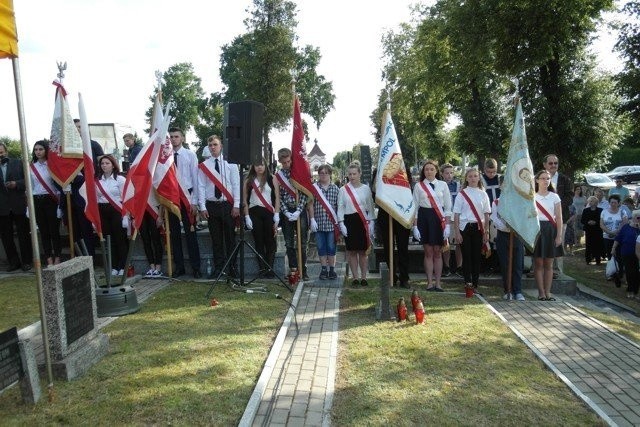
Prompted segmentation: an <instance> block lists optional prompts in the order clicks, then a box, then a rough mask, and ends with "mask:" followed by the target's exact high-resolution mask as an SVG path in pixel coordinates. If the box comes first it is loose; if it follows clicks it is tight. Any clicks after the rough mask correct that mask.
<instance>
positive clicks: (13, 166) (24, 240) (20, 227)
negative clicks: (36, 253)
mask: <svg viewBox="0 0 640 427" xmlns="http://www.w3.org/2000/svg"><path fill="white" fill-rule="evenodd" d="M26 210H27V196H26V194H25V184H24V171H23V169H22V163H21V162H20V160H18V159H10V158H9V157H8V151H7V146H6V145H5V144H2V143H0V239H2V246H3V247H4V252H5V254H6V255H7V262H8V263H9V266H8V267H7V271H14V270H17V269H19V268H22V270H23V271H28V270H29V269H31V262H32V261H33V255H32V253H33V252H32V251H33V249H32V247H31V233H30V231H29V221H27V216H26ZM14 226H15V230H16V231H17V232H18V243H19V245H20V256H19V255H18V250H17V249H16V244H15V242H14V240H13V232H14Z"/></svg>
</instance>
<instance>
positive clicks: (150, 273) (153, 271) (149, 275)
mask: <svg viewBox="0 0 640 427" xmlns="http://www.w3.org/2000/svg"><path fill="white" fill-rule="evenodd" d="M155 271H156V270H155V269H154V268H150V269H149V271H147V272H146V273H145V277H151V276H153V275H154V273H155Z"/></svg>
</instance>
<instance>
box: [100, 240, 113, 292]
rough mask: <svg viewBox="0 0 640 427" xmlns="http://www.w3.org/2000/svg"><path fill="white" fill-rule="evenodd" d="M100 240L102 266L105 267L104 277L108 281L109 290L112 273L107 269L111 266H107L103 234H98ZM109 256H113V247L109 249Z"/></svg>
mask: <svg viewBox="0 0 640 427" xmlns="http://www.w3.org/2000/svg"><path fill="white" fill-rule="evenodd" d="M98 239H99V241H100V251H101V252H102V266H103V267H104V277H105V280H106V281H107V288H110V287H111V271H109V269H108V268H107V267H108V266H109V264H107V251H106V250H105V244H104V235H103V234H102V233H98ZM109 254H111V247H109Z"/></svg>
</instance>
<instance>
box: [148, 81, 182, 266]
mask: <svg viewBox="0 0 640 427" xmlns="http://www.w3.org/2000/svg"><path fill="white" fill-rule="evenodd" d="M156 80H157V81H158V92H157V93H156V96H157V98H158V103H155V102H154V103H153V109H154V111H153V113H152V114H151V132H152V133H153V131H154V130H155V128H156V126H157V125H158V124H157V123H154V122H155V118H156V112H155V109H156V106H157V105H158V104H160V108H161V109H162V72H160V71H159V70H158V71H156ZM151 191H153V189H152V190H151ZM179 208H180V207H179V206H178V209H179ZM162 210H165V211H167V209H164V207H163V206H162V204H161V205H160V208H159V209H158V212H160V211H162ZM169 215H171V212H169V211H167V212H164V247H165V248H166V249H167V274H168V275H169V277H172V276H173V264H172V263H171V260H172V258H171V227H170V226H169Z"/></svg>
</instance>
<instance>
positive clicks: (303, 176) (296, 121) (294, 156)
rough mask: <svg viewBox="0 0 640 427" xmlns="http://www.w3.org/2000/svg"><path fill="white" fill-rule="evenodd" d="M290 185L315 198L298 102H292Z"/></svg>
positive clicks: (296, 98) (295, 100)
mask: <svg viewBox="0 0 640 427" xmlns="http://www.w3.org/2000/svg"><path fill="white" fill-rule="evenodd" d="M291 183H292V184H293V185H294V186H295V187H296V188H297V189H298V190H300V191H302V192H303V193H304V194H306V195H307V196H309V197H310V198H312V199H313V198H314V197H315V188H314V187H313V182H312V181H311V170H310V168H309V162H308V161H307V149H306V148H305V146H304V128H303V127H302V117H301V115H300V100H299V99H298V96H297V95H296V96H295V98H294V100H293V137H292V138H291Z"/></svg>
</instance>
